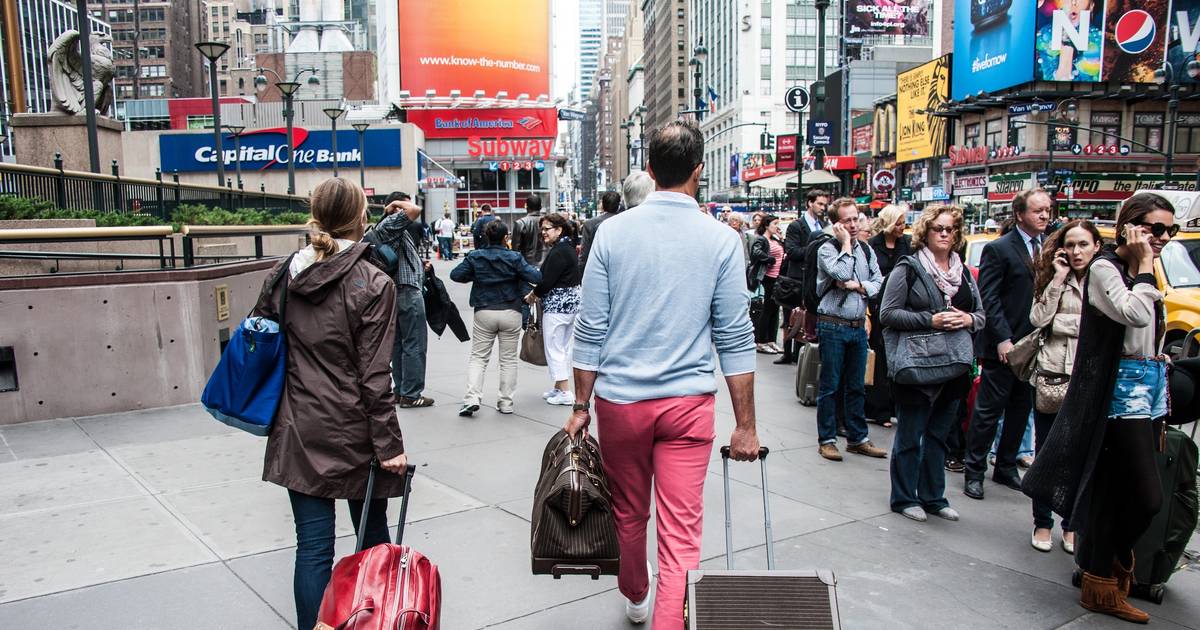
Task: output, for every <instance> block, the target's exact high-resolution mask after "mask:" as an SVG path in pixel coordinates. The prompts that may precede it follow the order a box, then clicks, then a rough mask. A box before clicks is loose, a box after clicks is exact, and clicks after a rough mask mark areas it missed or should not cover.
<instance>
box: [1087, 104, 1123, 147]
mask: <svg viewBox="0 0 1200 630" xmlns="http://www.w3.org/2000/svg"><path fill="white" fill-rule="evenodd" d="M1091 127H1092V129H1094V130H1095V131H1093V132H1092V141H1091V144H1100V145H1114V144H1118V143H1119V142H1120V141H1119V140H1118V139H1117V136H1119V135H1121V112H1092V124H1091ZM1099 131H1102V132H1104V133H1096V132H1099ZM1107 134H1112V135H1107Z"/></svg>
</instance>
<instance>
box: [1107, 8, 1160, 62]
mask: <svg viewBox="0 0 1200 630" xmlns="http://www.w3.org/2000/svg"><path fill="white" fill-rule="evenodd" d="M1157 33H1158V26H1157V25H1155V23H1154V18H1153V17H1151V15H1150V14H1149V13H1147V12H1145V11H1143V10H1141V9H1133V10H1131V11H1127V12H1126V13H1125V15H1122V16H1121V17H1120V18H1119V19H1118V20H1117V26H1116V28H1114V29H1113V35H1114V39H1116V42H1117V47H1118V48H1120V49H1121V50H1123V51H1125V52H1126V53H1129V54H1131V55H1137V54H1141V53H1143V52H1146V49H1148V48H1150V46H1152V45H1153V44H1154V36H1155V35H1156V34H1157Z"/></svg>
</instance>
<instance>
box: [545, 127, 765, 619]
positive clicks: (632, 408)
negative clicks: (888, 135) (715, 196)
mask: <svg viewBox="0 0 1200 630" xmlns="http://www.w3.org/2000/svg"><path fill="white" fill-rule="evenodd" d="M703 154H704V139H703V137H702V136H701V135H700V131H699V129H697V128H696V126H695V125H694V124H692V123H688V122H683V121H676V122H673V123H671V124H669V125H666V126H665V127H663V128H661V129H659V130H657V131H655V132H654V133H653V134H652V136H651V140H650V147H649V156H648V166H647V170H648V171H649V173H650V175H651V176H652V177H653V178H654V179H655V183H656V190H655V192H654V193H651V194H650V196H648V197H647V198H646V200H645V201H643V202H642V203H641V205H639V206H638V207H636V208H633V209H631V210H627V211H625V212H623V213H621V214H619V215H617V216H615V217H612V218H611V219H609V220H608V221H606V222H605V223H604V229H603V230H600V231H598V232H597V237H596V241H595V243H594V244H593V245H592V250H591V257H590V259H589V262H588V266H587V270H586V271H585V272H584V277H583V305H582V309H581V310H580V312H579V316H578V319H577V320H576V322H575V350H574V366H575V396H576V399H575V407H574V411H573V413H572V415H571V418H570V419H569V420H568V421H567V424H566V427H565V429H566V430H567V432H568V433H570V434H571V435H575V434H576V433H577V432H579V431H580V430H583V429H584V428H586V427H587V426H588V424H589V423H590V421H591V415H590V413H589V410H590V403H591V398H592V393H593V391H595V394H596V419H597V422H598V423H599V425H600V432H599V433H600V443H601V448H602V449H603V451H604V459H605V466H604V468H605V470H606V472H607V473H608V475H609V484H610V486H611V489H612V495H613V513H614V515H615V517H616V524H617V538H618V540H619V541H620V544H621V570H620V575H619V577H618V580H617V584H618V586H619V587H620V590H621V593H622V594H623V595H624V596H625V597H626V600H627V601H626V607H625V614H626V615H627V616H628V617H629V619H630V621H633V622H634V623H641V622H644V621H645V620H646V617H647V616H648V615H649V610H650V602H649V599H650V597H649V595H650V574H651V571H650V567H649V563H648V562H646V523H647V522H648V520H649V518H650V489H651V486H652V484H653V488H654V492H655V494H654V499H655V505H656V506H657V517H658V545H659V550H658V565H659V566H658V568H659V584H658V590H657V595H656V598H655V605H654V628H655V629H656V630H660V629H670V630H679V629H681V628H682V627H683V620H682V610H683V596H684V589H685V586H686V584H685V582H686V578H687V571H688V570H689V569H695V568H698V567H699V561H700V534H701V525H702V523H703V514H704V504H703V496H704V477H705V474H706V470H707V467H708V461H709V458H710V456H711V454H712V445H713V440H714V439H715V431H714V418H715V411H714V410H715V404H716V403H715V394H716V391H717V382H716V359H717V358H719V359H720V362H721V371H722V373H723V374H724V376H725V381H726V383H727V384H728V386H729V392H730V396H731V397H732V399H733V410H734V415H735V417H736V420H737V428H735V429H734V431H733V435H732V436H731V437H730V441H729V444H730V450H731V457H732V458H733V459H736V460H741V461H753V460H754V459H756V458H757V457H758V452H759V444H758V436H757V433H756V431H755V428H754V367H755V351H754V330H753V327H752V326H751V324H750V317H749V300H750V295H749V292H748V291H747V290H746V275H745V264H744V262H743V258H742V245H741V243H740V242H739V240H738V235H737V234H736V233H734V232H733V231H732V230H730V229H729V228H727V227H725V226H724V225H722V224H721V223H719V222H717V221H714V220H713V219H712V217H709V216H706V215H705V214H703V213H701V212H700V209H699V206H698V205H697V203H696V199H695V196H696V191H697V189H698V187H699V182H700V173H701V171H702V170H703V168H704V165H703V163H702V161H701V160H702V156H703ZM714 348H715V353H714Z"/></svg>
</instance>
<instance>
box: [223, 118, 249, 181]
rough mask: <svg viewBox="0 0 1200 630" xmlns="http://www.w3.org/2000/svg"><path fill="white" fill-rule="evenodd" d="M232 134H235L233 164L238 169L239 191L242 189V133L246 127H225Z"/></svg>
mask: <svg viewBox="0 0 1200 630" xmlns="http://www.w3.org/2000/svg"><path fill="white" fill-rule="evenodd" d="M225 128H226V129H228V130H229V133H230V134H233V160H234V161H233V163H234V165H235V168H237V185H238V190H241V189H242V132H243V131H245V130H246V127H245V125H225Z"/></svg>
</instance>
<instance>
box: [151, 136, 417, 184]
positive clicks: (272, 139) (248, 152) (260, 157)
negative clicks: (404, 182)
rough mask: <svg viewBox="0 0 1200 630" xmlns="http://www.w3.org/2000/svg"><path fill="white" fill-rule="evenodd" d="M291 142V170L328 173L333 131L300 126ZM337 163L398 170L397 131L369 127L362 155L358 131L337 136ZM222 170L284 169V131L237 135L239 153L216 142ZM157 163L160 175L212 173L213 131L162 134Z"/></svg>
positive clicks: (228, 139)
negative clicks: (219, 151)
mask: <svg viewBox="0 0 1200 630" xmlns="http://www.w3.org/2000/svg"><path fill="white" fill-rule="evenodd" d="M292 138H293V140H294V142H295V144H296V150H295V162H296V168H298V169H304V168H310V169H311V168H328V169H332V168H333V164H334V160H335V156H334V154H333V133H332V132H330V131H309V130H308V129H305V128H303V127H295V128H293V129H292ZM337 140H338V147H337V148H338V151H337V156H336V160H337V164H338V165H339V166H344V167H357V166H358V164H359V159H360V158H361V159H363V160H364V162H363V164H364V166H367V167H370V168H399V167H400V166H402V165H403V164H402V163H403V160H402V159H401V147H400V141H401V136H400V130H399V129H368V130H367V131H366V133H365V135H364V136H363V148H364V152H363V153H362V154H360V153H359V150H358V132H357V131H339V132H337ZM221 143H222V147H221V149H222V153H223V154H224V162H225V167H226V168H227V169H230V168H234V167H235V166H236V165H237V163H238V162H239V161H240V162H241V165H242V168H243V169H246V170H252V171H253V170H261V171H265V170H271V169H281V168H287V164H288V160H290V159H291V155H289V152H288V144H287V129H285V128H282V127H281V128H274V129H258V130H255V131H248V132H246V133H243V134H242V137H241V150H240V152H239V151H238V150H236V149H235V146H234V141H233V136H232V135H231V134H225V135H224V136H222V138H221ZM158 150H159V158H160V164H161V166H162V171H163V173H172V172H175V171H179V172H180V173H187V172H196V171H215V170H217V160H218V155H217V151H216V148H215V143H214V142H213V134H212V133H183V134H163V135H161V136H159V138H158Z"/></svg>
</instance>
